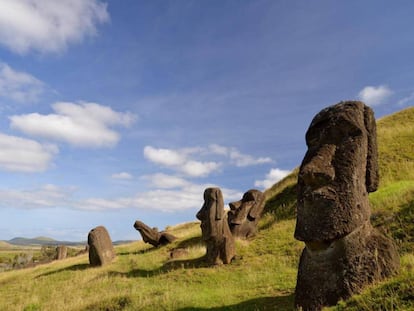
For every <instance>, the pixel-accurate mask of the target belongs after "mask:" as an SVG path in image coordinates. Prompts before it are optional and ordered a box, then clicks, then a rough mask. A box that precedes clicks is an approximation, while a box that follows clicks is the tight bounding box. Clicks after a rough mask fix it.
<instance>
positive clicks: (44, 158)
mask: <svg viewBox="0 0 414 311" xmlns="http://www.w3.org/2000/svg"><path fill="white" fill-rule="evenodd" d="M0 150H1V152H0V169H3V170H8V171H16V172H41V171H44V170H46V169H47V168H48V167H49V166H50V164H51V162H52V160H53V157H54V156H55V155H56V154H57V153H58V152H59V149H58V148H57V147H56V146H55V145H50V144H40V143H38V142H36V141H34V140H31V139H26V138H21V137H16V136H10V135H5V134H2V133H0Z"/></svg>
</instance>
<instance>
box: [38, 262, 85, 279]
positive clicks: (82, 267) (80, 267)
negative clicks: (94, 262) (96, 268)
mask: <svg viewBox="0 0 414 311" xmlns="http://www.w3.org/2000/svg"><path fill="white" fill-rule="evenodd" d="M88 268H91V266H90V265H89V264H88V263H82V264H77V265H73V266H69V267H66V268H62V269H59V270H54V271H50V272H46V273H42V274H39V275H38V276H37V277H36V278H40V277H43V276H49V275H53V274H58V273H60V272H63V271H83V270H86V269H88Z"/></svg>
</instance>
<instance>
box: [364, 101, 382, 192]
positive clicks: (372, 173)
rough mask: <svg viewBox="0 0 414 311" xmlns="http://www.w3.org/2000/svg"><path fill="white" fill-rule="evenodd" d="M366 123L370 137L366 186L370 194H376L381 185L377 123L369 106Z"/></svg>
mask: <svg viewBox="0 0 414 311" xmlns="http://www.w3.org/2000/svg"><path fill="white" fill-rule="evenodd" d="M364 123H365V128H366V130H367V135H368V152H367V168H366V175H365V184H366V187H367V191H368V192H374V191H376V190H377V189H378V183H379V173H378V146H377V127H376V123H375V117H374V112H373V111H372V109H371V108H370V107H368V106H365V109H364Z"/></svg>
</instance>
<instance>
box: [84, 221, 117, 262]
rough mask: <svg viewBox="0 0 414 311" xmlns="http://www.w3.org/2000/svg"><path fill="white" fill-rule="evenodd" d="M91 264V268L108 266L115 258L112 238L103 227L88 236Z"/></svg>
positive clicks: (95, 229)
mask: <svg viewBox="0 0 414 311" xmlns="http://www.w3.org/2000/svg"><path fill="white" fill-rule="evenodd" d="M88 246H89V263H90V264H91V266H103V265H106V264H108V263H110V262H112V260H113V259H114V258H115V250H114V247H113V245H112V241H111V237H110V236H109V233H108V231H107V230H106V228H105V227H103V226H98V227H96V228H94V229H92V230H91V231H89V234H88Z"/></svg>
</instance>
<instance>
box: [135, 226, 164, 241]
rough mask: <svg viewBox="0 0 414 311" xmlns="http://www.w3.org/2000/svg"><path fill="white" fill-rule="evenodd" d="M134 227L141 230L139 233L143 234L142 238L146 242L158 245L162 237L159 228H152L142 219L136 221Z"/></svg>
mask: <svg viewBox="0 0 414 311" xmlns="http://www.w3.org/2000/svg"><path fill="white" fill-rule="evenodd" d="M134 228H135V229H136V230H137V231H139V233H140V234H141V236H142V240H143V241H144V242H145V243H149V244H152V245H154V246H158V244H159V243H158V241H159V239H160V233H159V232H158V230H154V229H151V228H150V227H148V226H147V225H146V224H144V223H143V222H142V221H139V220H137V221H135V223H134Z"/></svg>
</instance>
